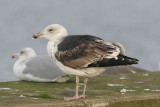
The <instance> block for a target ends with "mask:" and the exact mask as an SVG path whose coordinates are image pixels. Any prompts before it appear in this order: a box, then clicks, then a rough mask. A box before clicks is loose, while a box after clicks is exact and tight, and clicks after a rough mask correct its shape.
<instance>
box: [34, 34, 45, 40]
mask: <svg viewBox="0 0 160 107" xmlns="http://www.w3.org/2000/svg"><path fill="white" fill-rule="evenodd" d="M42 35H43V33H37V34H35V35H33V36H32V39H37V38H39V37H41V36H42Z"/></svg>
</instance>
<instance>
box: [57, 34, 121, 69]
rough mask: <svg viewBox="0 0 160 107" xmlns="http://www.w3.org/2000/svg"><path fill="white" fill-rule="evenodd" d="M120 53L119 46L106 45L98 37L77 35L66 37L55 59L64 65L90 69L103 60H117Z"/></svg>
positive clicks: (59, 46)
mask: <svg viewBox="0 0 160 107" xmlns="http://www.w3.org/2000/svg"><path fill="white" fill-rule="evenodd" d="M119 53H120V50H119V48H118V47H117V46H115V45H112V44H106V43H105V42H104V41H103V40H102V39H100V38H98V37H94V36H90V35H79V36H78V35H77V36H68V37H66V38H65V39H64V40H63V41H62V42H61V43H60V44H59V45H58V51H57V52H56V55H55V57H56V59H57V60H58V61H60V62H61V63H62V64H63V65H65V66H68V67H71V68H74V69H79V68H85V67H88V65H90V64H92V63H96V62H98V61H101V60H102V59H103V58H108V59H110V58H116V56H117V55H118V54H119Z"/></svg>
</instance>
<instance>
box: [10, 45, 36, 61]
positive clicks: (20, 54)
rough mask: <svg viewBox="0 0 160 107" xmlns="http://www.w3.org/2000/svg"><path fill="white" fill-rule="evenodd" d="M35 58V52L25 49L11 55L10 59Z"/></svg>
mask: <svg viewBox="0 0 160 107" xmlns="http://www.w3.org/2000/svg"><path fill="white" fill-rule="evenodd" d="M35 56H36V53H35V51H34V50H33V49H32V48H29V47H26V48H23V49H22V50H21V51H20V52H18V53H17V54H15V55H12V58H20V59H29V58H32V57H35Z"/></svg>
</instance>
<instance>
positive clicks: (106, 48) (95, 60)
mask: <svg viewBox="0 0 160 107" xmlns="http://www.w3.org/2000/svg"><path fill="white" fill-rule="evenodd" d="M39 37H43V38H46V39H48V40H49V42H48V45H47V50H48V54H49V56H50V57H51V58H52V60H53V61H54V62H55V63H56V64H57V65H58V66H59V68H60V69H61V70H62V71H63V72H65V73H67V74H68V75H75V76H76V93H75V96H74V97H65V98H64V99H65V100H73V99H79V98H85V90H86V84H87V80H88V79H87V78H88V77H94V76H97V75H99V74H100V73H102V72H104V71H105V70H106V68H107V67H108V66H120V65H131V64H137V63H138V60H137V59H135V58H130V57H127V56H125V55H124V48H123V46H122V45H121V44H119V43H116V42H105V41H104V40H103V39H101V38H98V37H95V36H91V35H68V33H67V30H66V29H65V28H64V27H63V26H61V25H59V24H52V25H49V26H47V27H46V28H45V29H44V30H43V31H42V32H41V33H37V34H35V35H34V36H33V37H32V38H33V39H36V38H39ZM79 76H82V77H85V79H84V89H83V94H82V95H80V96H79V95H78V86H79Z"/></svg>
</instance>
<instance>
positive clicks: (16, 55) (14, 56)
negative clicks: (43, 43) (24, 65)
mask: <svg viewBox="0 0 160 107" xmlns="http://www.w3.org/2000/svg"><path fill="white" fill-rule="evenodd" d="M18 56H19V55H18V54H15V55H12V56H11V58H12V59H14V58H17V57H18Z"/></svg>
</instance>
